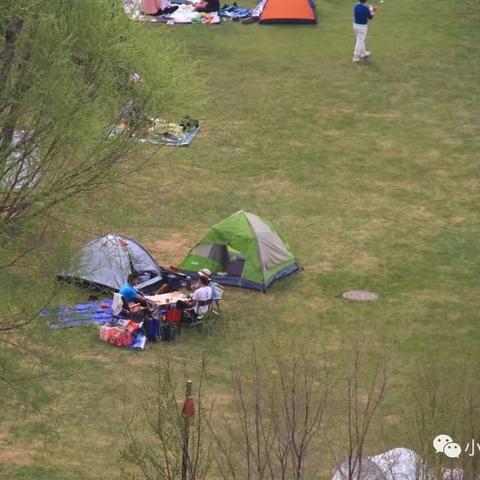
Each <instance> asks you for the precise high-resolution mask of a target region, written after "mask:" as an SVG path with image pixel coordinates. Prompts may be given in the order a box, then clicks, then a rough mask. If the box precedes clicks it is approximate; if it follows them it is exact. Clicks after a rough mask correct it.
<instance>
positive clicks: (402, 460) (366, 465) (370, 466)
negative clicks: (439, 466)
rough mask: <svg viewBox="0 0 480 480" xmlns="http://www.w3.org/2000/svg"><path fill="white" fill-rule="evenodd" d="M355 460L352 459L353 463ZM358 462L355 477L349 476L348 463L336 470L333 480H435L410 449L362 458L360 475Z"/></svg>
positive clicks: (397, 449)
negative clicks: (351, 479)
mask: <svg viewBox="0 0 480 480" xmlns="http://www.w3.org/2000/svg"><path fill="white" fill-rule="evenodd" d="M353 460H354V459H352V461H353ZM358 463H359V462H358V460H357V462H355V466H353V467H354V468H353V470H354V472H352V473H353V475H350V476H349V475H348V471H349V469H348V463H347V462H344V463H343V464H342V465H340V467H338V468H337V469H336V470H335V473H334V475H333V478H332V480H350V478H353V479H355V480H435V476H434V475H433V473H432V472H431V471H430V469H429V468H428V466H427V464H426V463H425V461H424V460H423V459H422V458H421V457H420V455H418V454H417V453H415V452H414V451H413V450H409V449H408V448H394V449H392V450H388V451H387V452H383V453H380V454H379V455H375V456H372V457H366V458H362V462H361V465H362V466H361V469H360V470H361V471H360V475H358V473H357V472H358Z"/></svg>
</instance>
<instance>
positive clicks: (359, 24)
mask: <svg viewBox="0 0 480 480" xmlns="http://www.w3.org/2000/svg"><path fill="white" fill-rule="evenodd" d="M366 3H367V0H359V2H358V3H357V4H356V5H355V7H353V32H354V33H355V37H356V42H355V48H354V50H353V59H352V62H353V63H358V62H359V61H360V60H361V59H362V58H368V57H369V56H370V52H368V51H367V49H366V47H365V40H366V39H367V33H368V22H369V20H372V19H373V15H374V14H375V9H374V8H372V7H368V6H367V5H365V4H366Z"/></svg>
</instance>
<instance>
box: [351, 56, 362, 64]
mask: <svg viewBox="0 0 480 480" xmlns="http://www.w3.org/2000/svg"><path fill="white" fill-rule="evenodd" d="M359 61H360V58H358V57H353V58H352V63H358V62H359Z"/></svg>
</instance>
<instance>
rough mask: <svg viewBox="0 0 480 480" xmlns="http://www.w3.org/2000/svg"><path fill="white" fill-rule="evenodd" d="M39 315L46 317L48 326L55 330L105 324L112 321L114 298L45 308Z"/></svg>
mask: <svg viewBox="0 0 480 480" xmlns="http://www.w3.org/2000/svg"><path fill="white" fill-rule="evenodd" d="M39 315H40V316H41V317H43V318H46V319H47V321H48V326H49V327H50V328H52V329H54V330H57V329H59V328H71V327H78V326H80V325H90V324H97V325H105V324H106V323H109V322H111V321H112V315H113V312H112V300H111V299H110V298H106V299H104V300H99V301H96V302H89V303H81V304H79V305H73V306H69V305H60V306H59V307H54V308H46V309H43V310H42V311H41V312H40V313H39Z"/></svg>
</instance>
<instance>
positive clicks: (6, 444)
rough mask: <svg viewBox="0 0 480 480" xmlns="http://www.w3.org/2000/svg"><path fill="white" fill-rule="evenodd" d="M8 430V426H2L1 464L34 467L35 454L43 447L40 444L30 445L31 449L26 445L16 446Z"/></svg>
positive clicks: (0, 441) (0, 439)
mask: <svg viewBox="0 0 480 480" xmlns="http://www.w3.org/2000/svg"><path fill="white" fill-rule="evenodd" d="M7 430H8V428H7V426H6V424H2V432H0V463H6V464H8V465H32V464H33V463H34V462H35V460H34V458H33V456H34V453H33V452H34V451H38V449H40V448H42V445H41V444H40V443H39V442H33V443H30V445H29V448H27V447H26V446H25V445H19V444H15V445H14V444H13V441H12V440H11V438H10V437H11V435H10V433H9V432H8V431H7ZM29 449H30V451H29Z"/></svg>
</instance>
